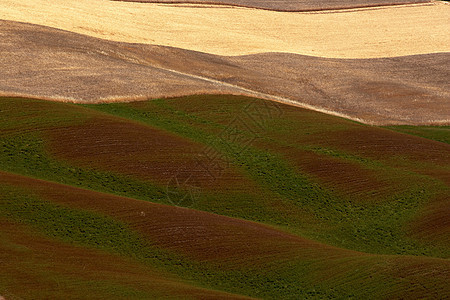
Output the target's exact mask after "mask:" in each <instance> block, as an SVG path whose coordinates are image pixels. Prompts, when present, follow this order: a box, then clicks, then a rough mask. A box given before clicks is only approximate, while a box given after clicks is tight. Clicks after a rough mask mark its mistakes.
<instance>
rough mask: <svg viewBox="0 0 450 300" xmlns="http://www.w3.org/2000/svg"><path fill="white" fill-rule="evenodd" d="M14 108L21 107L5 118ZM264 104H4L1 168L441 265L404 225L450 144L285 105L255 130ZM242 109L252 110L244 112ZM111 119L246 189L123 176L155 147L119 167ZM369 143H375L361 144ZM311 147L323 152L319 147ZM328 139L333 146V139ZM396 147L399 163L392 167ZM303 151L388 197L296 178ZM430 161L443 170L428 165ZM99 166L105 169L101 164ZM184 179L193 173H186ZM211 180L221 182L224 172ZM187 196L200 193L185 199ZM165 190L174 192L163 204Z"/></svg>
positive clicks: (439, 250) (423, 200)
mask: <svg viewBox="0 0 450 300" xmlns="http://www.w3.org/2000/svg"><path fill="white" fill-rule="evenodd" d="M18 103H21V104H20V106H21V107H22V108H23V109H22V110H17V109H15V110H13V109H12V108H13V107H14V106H16V105H18ZM268 103H270V102H265V101H261V100H258V99H251V98H245V97H231V96H201V97H185V98H177V99H166V100H164V99H160V100H152V101H148V102H140V103H129V104H105V105H89V106H84V107H83V106H77V105H73V104H63V103H54V102H46V101H38V100H29V99H28V100H27V99H3V101H2V102H1V104H2V109H1V110H2V112H5V113H6V114H7V115H8V118H6V119H4V121H3V122H2V123H1V127H2V139H1V143H2V144H1V146H2V147H1V149H2V152H1V156H0V161H1V166H2V169H3V170H5V171H10V172H14V173H20V174H24V175H27V176H32V177H36V178H43V179H47V180H51V181H56V182H60V183H64V184H69V185H73V186H80V187H84V188H88V189H93V190H98V191H103V192H108V193H114V194H118V195H123V196H128V197H133V198H139V199H143V200H147V201H152V202H159V203H168V204H172V205H174V204H175V205H179V206H188V207H194V208H197V209H200V210H205V211H210V212H214V213H217V214H224V215H228V216H232V217H238V218H242V219H247V220H252V221H258V222H262V223H266V224H271V225H273V226H278V227H279V228H282V229H283V230H286V231H289V232H292V233H295V234H298V235H300V236H305V237H308V238H310V239H313V240H319V241H322V242H326V243H329V244H332V245H336V246H339V247H347V248H350V249H355V250H360V251H364V252H372V253H382V254H414V255H425V256H427V255H428V256H438V257H448V244H446V243H441V242H440V239H439V238H438V239H437V240H434V241H429V240H422V239H416V238H415V236H416V235H414V234H413V235H412V236H409V232H408V231H407V230H406V229H405V228H404V226H406V225H408V224H409V222H411V220H413V219H414V217H415V216H416V215H417V214H419V213H420V212H421V210H422V209H424V208H426V207H427V205H428V203H431V202H432V200H433V199H434V198H435V197H438V196H440V195H441V194H445V193H446V192H447V191H448V183H447V184H446V183H445V176H446V174H448V146H446V145H445V144H442V143H437V142H433V141H427V140H425V139H421V138H417V137H410V136H408V135H401V134H395V133H391V132H390V131H387V130H381V129H377V128H373V127H368V126H364V125H361V124H357V123H354V122H350V121H347V120H343V119H339V118H334V117H330V116H326V115H323V114H318V113H315V112H311V111H307V110H300V109H294V108H292V107H288V106H282V107H278V108H277V107H273V108H274V109H275V111H273V110H270V107H269V112H270V111H272V113H274V115H273V116H272V117H268V116H267V111H266V117H265V119H264V118H263V119H260V121H263V124H262V125H263V128H262V129H261V128H260V127H253V128H252V126H255V125H258V124H255V123H252V122H254V117H255V116H257V115H258V114H255V113H259V114H261V112H264V109H267V108H268V107H266V106H265V105H266V104H268ZM249 105H250V106H249ZM271 105H272V104H271ZM249 107H253V108H252V109H251V110H248V108H249ZM246 108H247V109H246ZM97 110H100V111H101V112H98V111H97ZM276 112H278V113H276ZM280 112H281V114H279V113H280ZM260 116H261V115H260ZM236 118H237V119H239V120H241V122H240V123H238V124H240V125H239V126H238V127H236V126H231V127H230V121H232V120H233V119H236ZM252 118H253V120H252ZM90 119H96V120H100V121H101V120H103V121H101V122H98V121H97V123H96V124H97V126H100V128H101V126H104V129H105V130H104V133H105V134H97V135H95V138H96V143H90V142H88V143H87V144H86V143H85V142H84V141H83V139H86V136H89V135H90V134H91V133H90V132H91V131H86V129H89V124H92V123H90V122H89V120H90ZM113 120H114V121H115V122H118V121H120V122H121V124H122V127H123V128H124V129H127V128H137V129H138V130H139V131H141V132H142V134H143V136H145V132H146V131H148V132H154V130H155V128H158V130H160V131H161V130H162V131H165V132H166V134H167V135H168V136H174V135H175V136H179V137H182V138H184V139H188V140H191V141H192V142H195V143H200V144H203V145H204V148H203V150H202V151H201V152H200V153H198V154H199V155H200V156H198V157H208V156H207V155H210V154H211V153H214V151H216V153H217V155H220V156H219V158H220V160H222V161H223V162H226V164H224V165H222V166H221V165H220V164H219V165H218V164H211V165H209V167H210V168H211V169H208V168H206V169H205V168H202V169H197V170H195V171H196V172H197V171H198V172H200V173H203V174H209V173H211V171H212V170H213V169H212V167H214V168H216V167H217V166H219V167H226V168H230V167H232V168H236V170H238V174H243V175H244V177H241V178H243V179H245V180H246V181H243V180H240V181H242V182H244V183H245V184H243V185H239V184H235V183H233V181H229V184H228V185H227V184H225V185H223V184H221V185H217V184H216V185H214V184H213V185H197V184H198V183H197V182H187V183H188V184H186V186H184V187H183V186H181V187H180V186H177V185H174V183H175V181H172V180H171V181H167V183H166V184H165V185H162V184H161V182H158V181H157V180H153V179H152V177H150V178H148V177H146V176H145V173H144V176H143V175H141V173H136V174H133V173H127V172H128V171H127V169H126V168H124V167H125V166H126V165H127V164H128V163H130V162H131V163H136V162H139V164H141V165H143V166H145V167H146V168H149V170H150V169H151V168H153V167H154V166H155V165H154V163H158V162H157V161H153V160H152V159H151V157H149V158H145V156H142V155H144V154H145V153H146V152H149V153H152V151H153V150H152V147H153V146H152V145H151V144H149V145H145V144H142V141H140V140H139V136H137V137H135V138H134V140H130V141H128V142H127V143H129V145H133V144H137V145H144V147H142V149H140V151H137V152H134V154H133V156H135V157H136V161H135V162H133V160H131V161H128V162H127V161H126V160H124V158H123V157H122V156H125V159H127V158H126V156H127V155H126V152H123V153H122V154H119V155H116V156H114V155H115V154H116V153H119V152H117V151H118V149H120V147H118V143H119V142H120V140H119V141H118V140H117V139H116V138H115V136H114V134H112V135H111V134H110V133H108V130H109V129H108V126H109V125H108V124H111V121H113ZM319 120H320V122H318V121H319ZM264 123H265V124H264ZM137 124H140V125H139V127H136V125H137ZM232 124H233V123H232ZM252 124H253V125H252ZM86 125H87V126H86ZM248 125H250V127H249V126H248ZM259 125H261V123H260V124H259ZM230 128H231V129H234V130H237V132H238V134H237V135H236V134H233V135H234V136H235V137H236V136H237V137H238V139H237V140H236V139H233V135H230V134H228V133H227V129H230ZM258 128H259V129H258ZM281 128H284V130H281ZM331 128H333V130H332V131H330V129H331ZM80 129H82V130H81V131H80ZM116 131H117V129H116ZM61 133H63V134H61ZM117 133H119V132H117ZM293 133H295V134H293ZM324 134H325V135H326V136H323V135H324ZM342 134H344V135H346V136H347V139H348V140H349V141H350V143H349V144H344V145H340V144H339V142H340V141H342V139H340V138H339V135H342ZM374 134H375V135H374ZM118 136H119V135H118ZM130 136H133V135H130ZM366 136H374V137H375V139H366ZM293 137H296V139H293ZM255 138H256V139H255ZM305 138H307V139H305ZM311 138H312V139H311ZM316 138H319V140H318V141H319V142H320V141H322V142H320V143H322V144H320V143H319V144H318V141H316V140H315V139H316ZM333 138H337V139H336V141H333ZM70 139H75V140H80V143H79V144H78V145H77V144H73V143H72V142H71V141H70ZM88 141H89V140H88ZM248 141H251V143H250V144H248ZM58 142H59V143H62V144H66V143H68V144H69V145H72V146H71V148H72V149H70V151H68V150H64V151H56V152H55V149H58V148H59V145H57V144H55V143H58ZM323 142H328V144H327V143H325V144H323ZM329 142H332V143H331V144H330V143H329ZM360 143H361V144H362V145H370V143H373V146H371V147H369V148H367V147H363V148H361V149H359V148H358V147H356V148H350V149H346V148H347V147H349V146H350V145H351V146H355V145H356V146H358V145H359V144H360ZM411 144H416V145H417V147H416V149H411V148H410V146H408V145H411ZM89 145H90V146H89ZM158 146H159V147H161V148H160V150H161V152H166V151H170V150H169V148H170V145H166V146H164V145H163V144H162V146H161V144H159V145H158ZM167 147H169V148H167ZM280 147H281V148H280ZM373 147H377V148H374V149H377V151H375V152H370V151H369V152H367V149H372V148H373ZM125 149H126V148H125ZM130 149H131V148H130ZM399 149H401V151H400V153H402V156H401V159H399V158H398V152H399ZM120 151H122V150H120ZM204 151H207V152H204ZM392 151H394V153H395V154H396V155H395V156H393V154H392V153H391V152H392ZM424 152H426V155H423V153H424ZM169 153H170V152H169ZM69 154H70V155H69ZM205 154H206V156H205ZM305 154H310V155H311V154H314V155H315V156H313V158H312V159H313V161H315V162H316V163H321V162H322V161H323V160H324V159H328V160H329V159H332V160H331V161H330V162H331V163H334V161H336V162H337V163H345V164H347V165H348V166H350V167H351V168H353V169H351V170H353V171H354V172H361V171H360V170H364V169H365V170H366V172H369V174H373V175H375V176H376V177H378V178H380V179H382V180H383V181H384V180H385V181H384V184H383V185H385V184H388V186H387V188H388V189H387V190H386V191H384V192H383V190H380V187H379V186H377V185H376V181H375V182H374V179H372V178H371V177H361V178H360V180H361V183H360V184H359V185H356V188H357V190H354V191H353V192H352V193H347V194H342V193H340V192H339V190H338V188H339V187H341V188H344V189H345V182H344V185H342V184H343V183H341V182H334V181H327V182H324V181H322V179H321V178H322V177H321V173H320V169H319V170H316V169H315V168H312V169H311V168H309V169H304V165H303V164H304V163H303V162H297V161H296V160H295V159H293V158H292V157H294V158H295V157H296V156H298V155H305ZM109 156H111V157H116V159H115V161H116V162H119V163H121V162H123V163H124V166H123V167H121V168H120V169H117V168H116V167H114V165H111V161H109V162H108V161H105V160H104V158H102V157H106V158H108V157H109ZM142 157H144V158H145V160H142ZM167 159H170V157H168V158H167ZM187 159H190V158H189V155H188V156H187ZM437 159H440V160H441V162H438V163H437V162H436V160H437ZM220 160H219V161H216V163H217V162H220ZM99 161H105V162H108V163H107V164H104V165H98V162H99ZM299 163H300V164H299ZM94 166H96V167H94ZM118 166H120V165H118ZM331 166H333V165H331ZM182 167H183V166H181V170H182ZM187 167H189V165H187ZM207 167H208V166H207ZM187 170H191V171H192V168H191V167H189V168H188V169H187ZM149 174H150V173H149ZM167 175H169V177H166V179H168V178H170V175H172V176H176V175H177V174H176V173H175V174H170V172H169V174H167ZM187 175H189V173H187ZM215 175H216V176H218V177H220V176H222V175H221V173H216V174H215ZM240 176H242V175H240ZM186 178H189V177H185V179H186ZM225 178H227V177H226V176H222V178H219V179H218V180H216V181H215V180H214V178H212V183H219V182H221V181H222V179H225ZM236 178H238V177H236ZM179 179H182V178H179ZM356 179H358V178H356ZM353 181H354V180H353ZM179 182H181V180H179ZM372 182H374V184H375V185H373V184H372ZM163 183H164V182H163ZM230 183H232V184H230ZM214 186H215V187H214ZM365 186H367V187H368V189H366V188H365ZM168 187H169V188H170V189H169V190H168V189H167V188H168ZM193 189H194V190H193ZM193 191H198V193H196V194H195V195H194V197H186V196H187V195H190V193H192V192H193ZM378 191H380V192H381V193H378ZM168 192H171V193H170V197H168V195H169V194H168ZM172 192H173V193H172ZM433 205H434V204H433ZM440 205H445V202H443V203H441V204H440ZM343 218H345V220H346V221H345V223H343V222H342V220H343ZM431 220H433V217H432V218H431ZM431 224H433V222H431ZM426 230H429V229H426ZM413 233H414V232H413ZM369 237H370V238H369ZM412 237H414V238H412Z"/></svg>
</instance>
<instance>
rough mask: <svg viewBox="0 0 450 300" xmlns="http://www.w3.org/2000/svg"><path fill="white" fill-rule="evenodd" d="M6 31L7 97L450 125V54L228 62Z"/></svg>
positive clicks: (41, 31) (0, 59) (45, 31)
mask: <svg viewBox="0 0 450 300" xmlns="http://www.w3.org/2000/svg"><path fill="white" fill-rule="evenodd" d="M1 24H2V25H1V30H2V34H3V38H2V39H1V40H0V54H1V55H0V63H1V65H2V66H4V67H2V68H1V69H0V74H1V76H0V94H2V95H10V96H11V95H16V96H31V97H39V98H43V99H52V100H61V101H75V102H102V101H129V100H143V99H149V98H157V97H170V96H177V95H189V94H201V93H219V94H222V93H229V94H244V95H250V96H257V97H260V98H266V99H271V100H275V101H280V102H285V103H289V104H293V105H297V106H303V107H306V108H310V109H315V110H319V111H323V112H327V113H330V114H335V115H338V116H344V117H347V118H351V119H354V120H359V121H363V122H366V123H371V124H448V123H449V122H450V121H449V119H448V114H447V113H446V112H447V111H448V110H450V101H448V99H449V98H450V94H449V90H450V89H449V83H448V80H447V78H448V77H449V76H450V74H449V70H448V68H446V66H447V65H448V63H449V59H450V55H449V54H429V55H420V56H411V57H398V58H384V59H368V60H340V59H323V58H314V57H308V56H300V55H292V54H275V53H272V54H260V55H251V56H243V57H220V56H214V55H210V54H205V53H199V52H192V51H186V50H181V49H175V48H167V47H160V46H149V45H134V44H123V43H114V42H108V41H104V40H100V39H95V38H91V37H87V36H83V35H78V34H74V33H69V32H64V31H60V30H55V29H51V28H48V27H41V26H36V25H29V24H22V23H15V22H8V21H1ZM17 45H20V47H17ZM31 78H32V80H31Z"/></svg>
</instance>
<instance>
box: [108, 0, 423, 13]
mask: <svg viewBox="0 0 450 300" xmlns="http://www.w3.org/2000/svg"><path fill="white" fill-rule="evenodd" d="M111 1H118V2H135V3H159V4H169V5H170V4H175V5H180V6H182V5H183V4H191V5H201V6H205V7H208V6H209V5H218V6H232V7H243V8H256V9H264V10H270V11H279V12H320V11H335V10H348V9H352V10H354V9H361V8H363V9H364V8H372V9H373V8H381V7H386V6H388V7H389V6H398V5H411V4H415V5H417V4H426V3H430V2H432V1H430V0H416V1H410V0H399V1H390V0H387V1H385V0H379V1H339V2H338V3H336V2H333V1H310V0H305V1H292V0H278V1H270V2H268V1H261V0H235V1H233V0H228V1H227V0H216V1H207V0H197V1H196V0H185V1H184V0H111Z"/></svg>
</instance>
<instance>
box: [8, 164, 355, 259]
mask: <svg viewBox="0 0 450 300" xmlns="http://www.w3.org/2000/svg"><path fill="white" fill-rule="evenodd" d="M0 182H1V183H7V184H11V185H13V186H18V187H22V188H24V189H27V190H30V191H31V192H33V193H37V194H38V195H40V196H41V197H43V198H44V199H47V200H51V201H54V202H57V203H62V204H65V205H69V206H72V207H76V208H82V209H88V210H95V211H98V212H101V213H105V214H107V215H110V216H113V217H114V218H116V219H118V220H121V221H124V222H126V223H127V224H129V225H130V226H131V228H134V229H135V230H137V231H138V232H140V233H141V234H143V235H144V237H145V238H146V239H147V240H148V242H150V243H155V244H156V245H158V246H162V247H164V248H166V249H170V250H173V251H176V252H178V253H181V254H183V255H186V256H188V257H191V258H194V259H197V260H205V261H206V260H207V261H211V262H214V261H215V262H221V263H222V266H223V267H224V268H233V267H238V266H241V267H242V266H245V265H247V266H248V265H252V264H264V263H268V262H269V261H271V260H280V259H286V258H291V259H293V258H296V257H298V256H300V255H302V256H303V257H304V258H307V257H314V256H316V255H317V254H318V251H320V253H322V254H323V255H325V256H327V255H332V256H338V257H343V256H344V257H346V256H349V255H361V254H358V252H355V251H350V250H344V249H339V248H335V247H331V246H327V245H324V244H321V243H317V242H314V241H311V240H307V239H303V238H300V237H297V236H294V235H291V234H288V233H285V232H282V231H278V230H276V229H273V228H271V227H268V226H265V225H262V224H258V223H254V222H250V221H244V220H239V219H234V218H230V217H225V216H220V215H216V214H211V213H206V212H201V211H197V210H193V209H188V208H182V207H173V206H167V205H161V204H155V203H151V202H147V201H140V200H134V199H130V198H124V197H118V196H113V195H108V194H103V193H98V192H93V191H88V190H84V189H79V188H75V187H70V186H65V185H61V184H56V183H50V182H46V181H42V180H37V179H31V178H27V177H23V176H20V175H13V174H9V173H5V172H0Z"/></svg>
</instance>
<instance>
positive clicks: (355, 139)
mask: <svg viewBox="0 0 450 300" xmlns="http://www.w3.org/2000/svg"><path fill="white" fill-rule="evenodd" d="M304 141H305V142H309V143H311V144H317V145H323V146H326V147H330V148H332V149H333V148H337V149H342V150H345V151H347V152H350V153H354V154H357V155H360V156H363V157H369V158H373V159H378V160H391V161H395V159H396V158H398V157H406V158H408V159H409V160H411V161H417V162H418V163H420V162H427V163H430V164H434V165H435V166H437V167H439V166H440V167H444V168H445V167H447V166H448V164H449V162H450V145H449V144H445V143H441V142H437V141H433V140H429V139H425V138H421V137H417V136H412V135H408V134H403V133H398V132H394V131H390V130H384V129H380V128H377V127H361V128H351V129H348V130H340V131H335V132H333V133H332V134H330V133H327V132H323V133H321V134H315V135H313V136H311V137H309V138H306V139H304ZM423 171H424V172H427V171H426V170H423Z"/></svg>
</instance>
